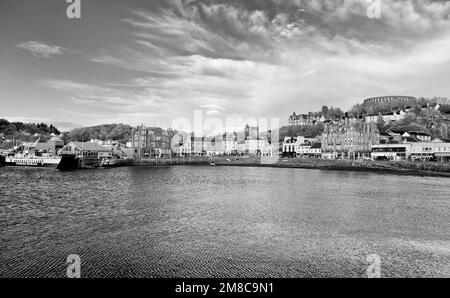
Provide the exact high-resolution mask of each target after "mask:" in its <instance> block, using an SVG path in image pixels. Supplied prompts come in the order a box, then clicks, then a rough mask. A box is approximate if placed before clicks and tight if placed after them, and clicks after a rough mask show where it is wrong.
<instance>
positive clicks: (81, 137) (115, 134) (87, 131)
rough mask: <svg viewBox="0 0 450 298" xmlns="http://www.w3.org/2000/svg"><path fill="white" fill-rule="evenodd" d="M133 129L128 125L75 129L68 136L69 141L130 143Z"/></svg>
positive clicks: (106, 125)
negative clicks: (94, 140)
mask: <svg viewBox="0 0 450 298" xmlns="http://www.w3.org/2000/svg"><path fill="white" fill-rule="evenodd" d="M131 130H132V127H131V126H130V125H127V124H105V125H97V126H91V127H83V128H75V129H73V130H72V131H71V132H70V133H69V135H68V136H67V140H68V141H88V140H91V139H98V140H102V141H106V140H115V141H121V142H127V141H129V139H130V137H131Z"/></svg>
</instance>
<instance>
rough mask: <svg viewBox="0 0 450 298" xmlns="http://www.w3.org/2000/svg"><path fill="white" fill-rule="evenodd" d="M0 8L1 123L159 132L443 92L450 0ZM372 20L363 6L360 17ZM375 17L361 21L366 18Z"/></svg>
mask: <svg viewBox="0 0 450 298" xmlns="http://www.w3.org/2000/svg"><path fill="white" fill-rule="evenodd" d="M377 1H378V3H380V5H381V6H380V7H381V10H380V12H381V13H380V15H379V16H380V18H369V16H368V13H367V12H368V9H369V8H373V7H376V8H377V7H378V6H373V5H377V3H369V2H370V1H367V0H345V1H344V0H337V1H336V0H322V1H319V0H310V1H307V0H228V1H224V0H217V1H215V0H190V1H189V0H186V1H182V0H164V1H163V0H161V1H158V0H152V1H148V0H147V1H145V0H127V1H125V0H122V1H119V0H81V1H80V3H81V18H80V19H69V18H68V17H67V14H66V10H67V7H68V5H69V4H68V3H66V1H65V0H46V1H36V0H0V118H7V119H9V120H12V121H23V122H33V121H39V122H47V123H53V124H55V125H56V126H57V127H59V128H61V129H70V128H73V127H79V126H88V125H97V124H107V123H127V124H130V125H138V124H141V123H143V124H145V125H148V126H161V127H166V128H167V127H170V126H171V124H172V123H173V121H174V119H178V118H187V119H192V118H193V115H194V110H202V111H203V113H204V115H205V116H204V117H216V118H219V119H226V118H230V117H231V118H233V117H235V118H236V117H240V118H244V119H246V118H250V117H254V118H258V117H264V118H279V119H280V124H281V125H283V124H287V118H288V116H289V115H290V114H291V113H292V112H293V111H296V112H297V113H307V112H308V111H319V110H320V109H321V107H322V106H323V105H327V106H334V107H341V108H342V109H349V108H350V107H351V106H352V105H354V104H356V103H361V102H362V101H363V99H365V98H369V97H374V96H383V95H411V96H416V97H420V96H425V97H432V96H445V97H448V96H449V95H450V84H449V77H450V17H449V14H450V2H449V1H420V0H409V1H407V0H397V1H395V0H394V1H392V0H391V1H387V0H377ZM371 11H373V10H371ZM372 16H373V15H372Z"/></svg>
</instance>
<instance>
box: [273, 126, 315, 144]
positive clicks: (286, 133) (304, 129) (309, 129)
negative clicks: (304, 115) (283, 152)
mask: <svg viewBox="0 0 450 298" xmlns="http://www.w3.org/2000/svg"><path fill="white" fill-rule="evenodd" d="M322 132H323V124H322V123H319V124H317V125H302V126H299V125H294V126H283V127H281V128H280V131H279V135H280V141H282V140H284V137H292V136H307V137H311V138H315V137H316V136H319V135H321V134H322Z"/></svg>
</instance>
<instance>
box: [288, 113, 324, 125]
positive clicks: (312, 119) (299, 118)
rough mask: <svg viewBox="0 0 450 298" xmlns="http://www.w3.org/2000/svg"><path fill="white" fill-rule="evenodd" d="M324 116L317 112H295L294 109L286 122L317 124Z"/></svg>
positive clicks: (322, 120) (290, 123) (321, 121)
mask: <svg viewBox="0 0 450 298" xmlns="http://www.w3.org/2000/svg"><path fill="white" fill-rule="evenodd" d="M325 120H326V119H325V117H323V116H322V115H320V114H319V113H309V114H296V113H295V111H294V112H293V113H292V115H290V116H289V119H288V122H289V125H290V126H294V125H300V126H304V125H317V124H319V123H323V122H324V121H325Z"/></svg>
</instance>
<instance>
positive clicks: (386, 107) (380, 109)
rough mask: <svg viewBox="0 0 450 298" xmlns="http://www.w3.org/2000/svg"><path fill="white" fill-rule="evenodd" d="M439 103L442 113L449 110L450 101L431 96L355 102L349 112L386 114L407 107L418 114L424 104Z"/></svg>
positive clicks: (356, 113) (433, 104)
mask: <svg viewBox="0 0 450 298" xmlns="http://www.w3.org/2000/svg"><path fill="white" fill-rule="evenodd" d="M438 103H439V104H440V105H441V107H440V110H441V111H442V112H444V113H448V112H449V110H450V101H449V99H448V98H446V97H433V98H424V97H421V98H418V99H411V100H408V101H402V100H394V101H389V102H382V103H376V104H364V103H362V104H356V105H354V106H353V107H352V108H351V109H350V110H349V113H352V114H355V115H364V114H379V113H381V114H386V113H391V112H392V111H393V110H400V109H401V110H403V111H404V110H405V109H406V108H407V107H408V108H409V109H410V111H411V112H412V113H415V114H418V113H419V112H420V111H421V110H422V108H423V107H424V106H428V105H430V106H435V105H436V104H438Z"/></svg>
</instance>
